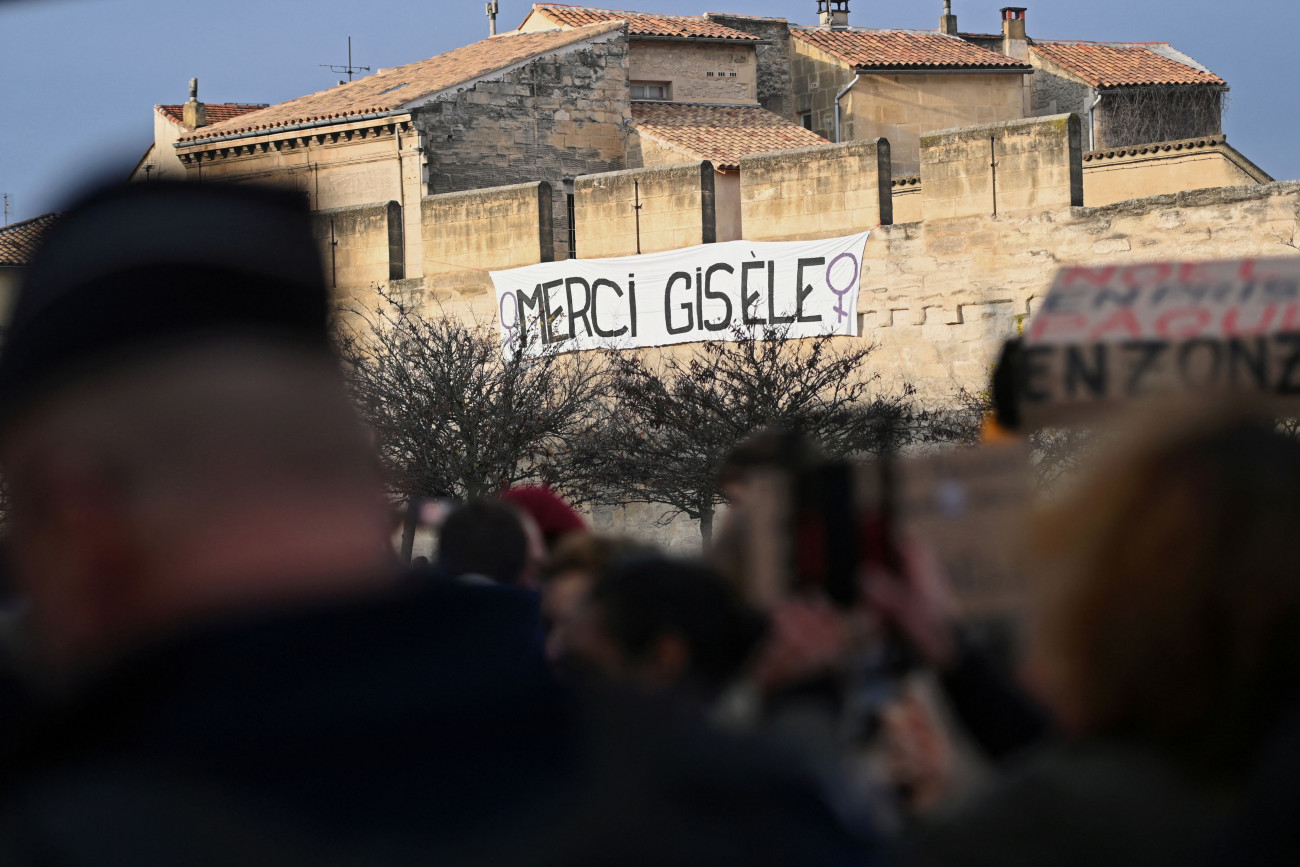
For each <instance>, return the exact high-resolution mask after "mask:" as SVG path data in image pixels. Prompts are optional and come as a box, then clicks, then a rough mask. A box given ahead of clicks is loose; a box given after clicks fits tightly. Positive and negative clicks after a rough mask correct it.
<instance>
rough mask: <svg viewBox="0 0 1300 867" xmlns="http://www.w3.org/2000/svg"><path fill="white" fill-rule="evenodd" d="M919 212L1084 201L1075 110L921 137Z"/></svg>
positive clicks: (1013, 209)
mask: <svg viewBox="0 0 1300 867" xmlns="http://www.w3.org/2000/svg"><path fill="white" fill-rule="evenodd" d="M921 179H922V187H921V213H922V217H923V218H924V219H926V220H938V219H951V218H954V217H966V216H973V215H976V214H994V213H997V214H1012V213H1017V212H1026V211H1042V210H1049V209H1053V208H1062V207H1070V206H1071V205H1075V206H1080V205H1082V204H1083V164H1082V147H1081V131H1080V124H1079V117H1078V115H1073V114H1070V115H1064V114H1063V115H1053V116H1051V117H1044V118H1033V119H1031V120H1021V121H1010V122H1004V123H995V124H986V125H983V126H973V127H964V128H961V129H950V130H942V131H939V132H934V133H930V134H928V135H925V136H922V138H921Z"/></svg>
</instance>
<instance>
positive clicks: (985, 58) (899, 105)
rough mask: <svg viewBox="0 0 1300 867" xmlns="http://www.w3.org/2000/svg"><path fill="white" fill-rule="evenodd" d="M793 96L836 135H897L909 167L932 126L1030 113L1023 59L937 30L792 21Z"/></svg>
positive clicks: (899, 165)
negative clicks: (814, 25) (804, 24)
mask: <svg viewBox="0 0 1300 867" xmlns="http://www.w3.org/2000/svg"><path fill="white" fill-rule="evenodd" d="M790 36H791V40H790V46H791V66H792V73H793V87H794V100H795V105H796V110H797V111H798V112H799V113H800V116H801V118H802V122H803V124H804V126H807V127H809V128H811V129H814V130H816V131H818V132H819V133H820V134H822V135H824V136H826V137H827V138H829V139H831V140H832V141H856V140H868V141H869V140H872V139H876V138H887V139H889V143H890V146H891V148H892V150H893V155H894V165H895V168H896V169H897V170H898V171H899V172H900V173H912V172H915V171H916V170H917V169H918V168H919V167H920V158H921V157H920V141H921V136H922V135H923V134H924V133H927V132H930V131H932V130H936V129H950V128H952V127H958V126H971V125H973V124H980V123H992V122H995V121H1003V120H1020V119H1021V118H1023V117H1024V116H1025V114H1026V112H1025V105H1024V102H1025V99H1024V78H1025V75H1026V74H1027V73H1032V71H1033V70H1032V67H1030V66H1029V65H1028V64H1027V63H1026V62H1024V61H1023V60H1018V59H1016V58H1013V57H1008V56H1007V55H1005V54H1001V53H998V52H995V51H990V50H988V49H986V48H981V47H980V46H978V45H974V44H972V43H970V42H967V41H965V40H963V39H961V38H959V37H957V36H950V35H948V34H945V33H939V32H937V31H909V30H863V29H858V28H844V29H829V28H811V27H792V28H791V29H790Z"/></svg>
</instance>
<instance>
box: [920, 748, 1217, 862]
mask: <svg viewBox="0 0 1300 867" xmlns="http://www.w3.org/2000/svg"><path fill="white" fill-rule="evenodd" d="M1229 815H1230V810H1229V805H1228V804H1227V803H1226V799H1223V798H1220V796H1219V795H1218V794H1216V793H1215V792H1214V791H1213V790H1212V789H1209V788H1207V787H1205V786H1204V785H1203V784H1202V783H1200V782H1199V781H1197V780H1196V779H1193V778H1191V777H1189V776H1187V775H1186V774H1184V773H1182V772H1181V771H1180V770H1178V769H1177V768H1176V767H1175V766H1174V765H1173V764H1171V763H1169V762H1166V761H1164V760H1163V759H1161V758H1159V757H1158V756H1156V755H1155V754H1153V753H1152V752H1151V751H1150V750H1144V749H1141V748H1139V747H1136V746H1131V745H1126V744H1123V743H1120V742H1116V741H1086V742H1082V743H1077V744H1072V745H1064V744H1061V745H1054V746H1049V747H1046V748H1043V749H1041V750H1039V751H1038V752H1037V753H1036V754H1034V755H1031V756H1026V757H1025V762H1024V764H1023V765H1022V766H1020V767H1019V768H1017V769H1015V770H1013V771H1011V772H1009V774H1008V776H1007V777H1006V778H1005V779H1003V780H1002V781H1000V782H999V783H998V784H996V785H995V786H994V787H993V788H992V790H991V791H985V792H980V793H978V794H976V795H975V796H973V797H972V798H971V799H970V802H969V805H968V806H966V807H962V808H958V809H957V810H955V811H954V812H953V814H951V815H949V816H946V817H942V818H939V819H936V820H934V821H932V822H931V823H930V825H929V826H928V827H926V828H923V829H920V830H919V832H918V833H917V835H916V840H915V841H914V845H913V846H912V851H911V853H910V855H911V857H910V858H908V859H907V860H908V862H909V863H911V864H914V865H924V867H939V865H948V867H957V865H961V867H1029V865H1052V867H1074V865H1078V867H1097V865H1103V864H1104V865H1106V867H1129V865H1131V867H1161V865H1166V864H1168V865H1180V867H1181V865H1185V864H1194V863H1197V862H1198V860H1199V857H1200V856H1202V855H1203V854H1204V853H1205V852H1206V851H1208V849H1209V847H1210V846H1211V845H1212V844H1213V843H1214V842H1215V841H1216V840H1217V839H1218V838H1219V835H1221V834H1222V832H1223V829H1224V827H1225V825H1226V822H1227V820H1228V817H1229Z"/></svg>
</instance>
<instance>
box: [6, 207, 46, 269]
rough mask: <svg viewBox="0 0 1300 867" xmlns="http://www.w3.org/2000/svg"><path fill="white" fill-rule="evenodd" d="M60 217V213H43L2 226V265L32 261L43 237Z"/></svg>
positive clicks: (24, 263)
mask: <svg viewBox="0 0 1300 867" xmlns="http://www.w3.org/2000/svg"><path fill="white" fill-rule="evenodd" d="M58 218H59V215H58V214H42V215H41V216H39V217H32V218H31V219H30V220H23V221H22V222H21V223H11V224H10V225H8V226H5V227H3V228H0V265H9V266H17V265H26V264H28V263H29V262H31V261H32V254H34V253H35V252H36V248H37V247H39V246H40V243H41V238H42V237H43V236H44V235H45V232H46V230H47V229H49V228H50V226H53V225H54V221H55V220H57V219H58Z"/></svg>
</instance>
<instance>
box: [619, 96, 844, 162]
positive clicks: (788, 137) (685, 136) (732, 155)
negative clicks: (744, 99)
mask: <svg viewBox="0 0 1300 867" xmlns="http://www.w3.org/2000/svg"><path fill="white" fill-rule="evenodd" d="M632 119H633V120H634V121H635V122H636V127H637V130H638V131H639V132H640V133H641V134H642V135H644V136H646V137H648V138H650V139H652V140H654V141H656V142H659V143H661V144H664V145H666V146H668V147H669V148H670V149H672V150H675V151H679V152H681V153H683V154H685V155H687V156H690V157H693V158H694V159H701V160H709V161H710V162H712V163H713V164H714V166H716V167H718V168H736V167H738V166H739V165H740V158H741V157H743V156H747V155H748V154H760V153H766V152H767V151H781V150H789V149H790V148H801V147H808V146H809V145H817V144H827V141H826V139H824V138H822V137H821V136H819V135H817V133H815V132H813V131H812V130H807V129H804V128H803V127H801V126H799V125H798V124H793V123H791V122H790V121H788V120H786V119H785V118H783V117H781V116H780V115H777V114H773V113H772V112H770V111H767V110H766V109H762V108H759V107H758V106H732V105H685V104H681V103H663V102H634V103H632Z"/></svg>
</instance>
